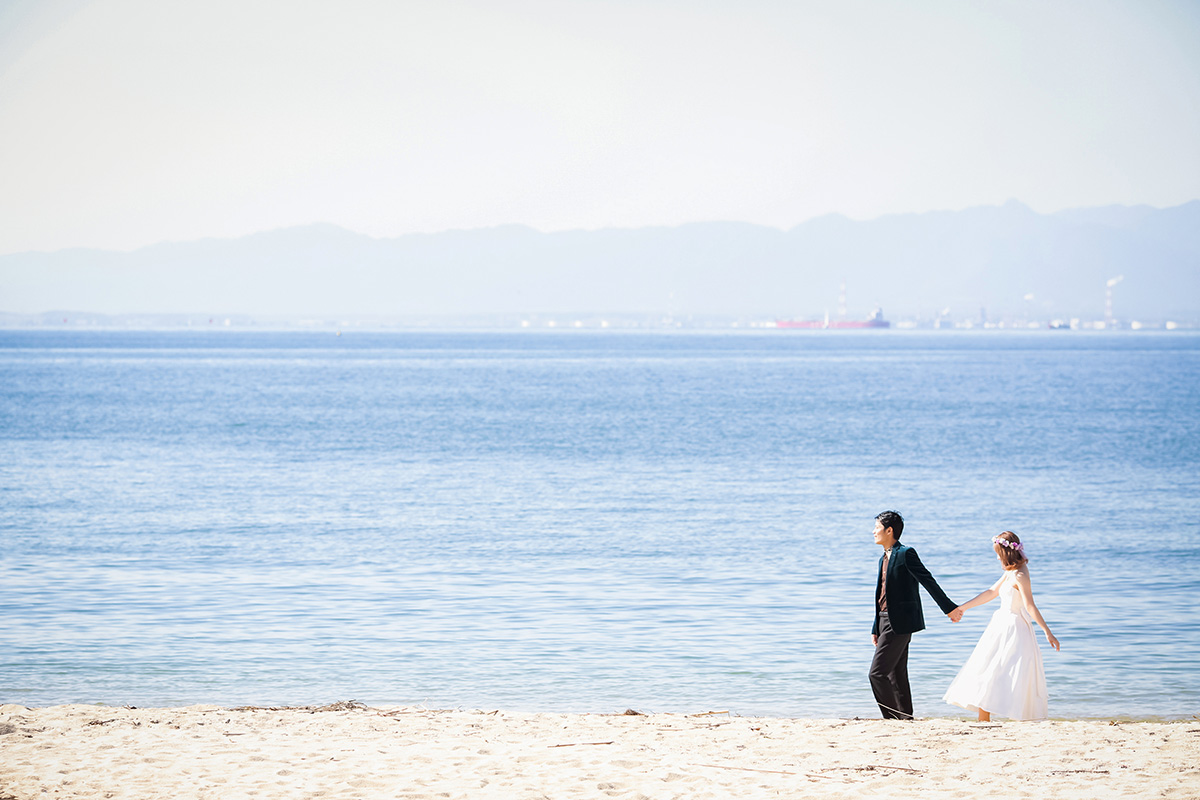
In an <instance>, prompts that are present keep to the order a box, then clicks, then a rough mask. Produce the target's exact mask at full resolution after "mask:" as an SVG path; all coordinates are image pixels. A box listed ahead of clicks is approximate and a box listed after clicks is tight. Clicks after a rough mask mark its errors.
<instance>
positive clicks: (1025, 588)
mask: <svg viewBox="0 0 1200 800" xmlns="http://www.w3.org/2000/svg"><path fill="white" fill-rule="evenodd" d="M1017 588H1018V589H1020V590H1021V599H1022V600H1023V601H1024V602H1025V610H1026V611H1028V612H1029V616H1031V617H1033V621H1034V622H1036V623H1037V624H1038V625H1041V626H1042V630H1043V631H1045V632H1046V641H1048V642H1050V646H1051V647H1053V648H1054V649H1055V650H1057V649H1058V639H1055V638H1054V634H1053V633H1051V632H1050V626H1049V625H1047V624H1046V620H1044V619H1042V612H1041V611H1038V607H1037V604H1036V603H1034V602H1033V584H1031V583H1030V581H1029V572H1028V570H1027V569H1019V570H1017Z"/></svg>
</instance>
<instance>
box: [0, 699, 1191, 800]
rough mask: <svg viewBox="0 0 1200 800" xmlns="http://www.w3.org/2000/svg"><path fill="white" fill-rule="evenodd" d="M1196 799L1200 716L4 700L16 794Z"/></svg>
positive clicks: (6, 794)
mask: <svg viewBox="0 0 1200 800" xmlns="http://www.w3.org/2000/svg"><path fill="white" fill-rule="evenodd" d="M989 794H994V796H996V797H1004V798H1024V797H1038V798H1055V800H1069V799H1070V798H1087V800H1098V799H1100V798H1129V797H1136V798H1142V797H1163V798H1198V797H1200V721H1196V720H1191V721H1184V722H1154V723H1131V722H1129V723H1125V722H1123V723H1110V722H1103V721H1100V722H1098V721H1051V722H1040V723H1015V722H1003V723H999V724H996V723H992V724H979V723H975V722H967V721H956V720H950V719H931V720H919V721H916V722H894V721H883V720H862V721H859V720H851V721H847V720H806V719H775V718H748V717H736V716H729V715H727V714H707V715H694V716H683V715H675V714H655V715H651V716H606V715H597V714H514V713H508V712H503V711H492V712H487V711H434V710H424V709H418V708H384V709H365V708H362V709H355V710H341V711H316V712H311V711H305V710H295V709H287V710H277V711H269V710H243V711H234V710H229V709H223V708H219V707H217V706H193V707H189V708H160V709H122V708H108V707H104V706H82V705H73V706H57V707H53V708H42V709H27V708H24V707H22V706H15V705H5V706H0V800H7V799H8V798H15V799H16V800H31V799H32V798H48V797H54V798H70V797H88V798H137V799H138V800H144V799H145V798H158V797H162V798H289V799H291V798H443V797H448V798H543V797H545V798H566V797H597V798H603V797H623V798H643V797H649V798H722V799H724V798H735V797H736V798H759V797H764V798H765V797H771V798H775V797H816V798H855V799H856V800H857V798H864V797H867V798H909V797H912V798H917V797H920V798H931V799H932V800H937V799H938V798H959V797H972V798H973V797H984V796H987V795H989Z"/></svg>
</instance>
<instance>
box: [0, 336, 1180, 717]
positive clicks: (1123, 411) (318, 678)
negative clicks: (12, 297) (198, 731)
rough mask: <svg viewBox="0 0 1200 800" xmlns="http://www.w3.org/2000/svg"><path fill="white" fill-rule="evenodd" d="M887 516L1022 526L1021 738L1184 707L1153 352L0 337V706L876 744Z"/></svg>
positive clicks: (976, 535)
mask: <svg viewBox="0 0 1200 800" xmlns="http://www.w3.org/2000/svg"><path fill="white" fill-rule="evenodd" d="M885 509H895V510H898V511H900V512H901V513H902V514H903V515H904V517H905V519H906V521H907V524H906V527H905V529H904V535H903V541H904V542H905V543H906V544H908V545H910V546H912V547H913V548H915V549H916V550H917V552H918V553H919V554H920V556H921V558H922V560H923V561H924V563H925V564H926V565H927V566H928V567H929V568H930V569H931V571H932V572H933V574H934V575H935V576H936V577H937V579H938V581H939V583H940V585H941V586H942V588H943V589H944V590H945V591H946V592H947V593H948V594H949V595H950V596H951V598H953V599H954V600H955V601H956V602H959V603H961V602H964V601H966V600H968V599H970V598H971V597H973V596H975V595H976V594H978V593H979V592H981V591H983V590H985V589H987V588H988V587H989V586H990V585H991V584H992V583H993V582H994V581H995V580H996V579H997V578H998V577H999V576H1000V570H999V566H998V564H997V560H996V557H995V555H994V553H993V552H992V547H991V543H990V540H991V537H992V536H993V535H995V534H997V533H999V532H1001V531H1003V530H1013V531H1016V532H1017V533H1018V534H1019V535H1020V536H1021V537H1022V539H1023V541H1024V542H1025V543H1026V547H1027V553H1028V555H1029V556H1030V572H1031V576H1032V582H1033V590H1034V596H1035V599H1036V601H1037V604H1038V607H1039V608H1040V610H1041V611H1042V613H1043V615H1044V617H1045V619H1046V620H1047V622H1048V623H1049V624H1050V626H1051V628H1052V630H1053V631H1054V633H1055V635H1056V636H1057V637H1058V638H1059V639H1060V640H1061V642H1062V650H1061V652H1054V651H1053V650H1051V649H1050V648H1049V646H1048V645H1047V644H1046V641H1045V638H1044V636H1042V635H1041V633H1039V634H1038V638H1039V641H1040V642H1041V645H1042V656H1043V659H1044V663H1045V670H1046V679H1047V682H1048V686H1049V692H1050V715H1051V717H1052V718H1114V719H1154V718H1166V719H1173V718H1185V717H1190V716H1191V715H1193V714H1197V713H1200V671H1198V670H1197V668H1196V666H1197V664H1200V618H1198V615H1197V604H1198V601H1200V334H1198V333H1194V332H1185V331H1158V332H1150V331H1139V332H1131V331H1123V332H1122V331H1118V332H1084V331H1028V332H1014V331H979V330H977V331H896V330H881V331H784V330H756V331H727V332H699V331H675V332H669V331H649V332H648V331H641V332H637V331H617V330H607V331H603V330H590V331H589V330H580V331H574V330H572V331H566V330H554V331H549V330H541V331H535V330H513V331H482V332H481V331H407V332H397V331H393V332H361V331H343V332H341V333H340V334H338V333H335V332H333V331H307V332H294V331H251V332H246V331H238V330H228V331H220V332H208V331H205V332H183V331H162V332H156V331H118V330H111V331H104V330H86V331H47V330H32V331H22V330H6V331H0V703H19V704H23V705H27V706H45V705H53V704H60V703H102V704H109V705H114V706H115V705H136V706H161V705H188V704H198V703H205V704H208V703H212V704H221V705H259V706H276V705H313V704H323V703H329V702H333V701H337V700H350V699H353V700H358V701H361V702H365V703H368V704H376V705H384V704H399V705H411V706H420V707H424V708H438V709H443V708H472V709H476V708H478V709H489V710H490V709H506V710H513V711H562V712H622V711H624V710H626V709H634V710H637V711H642V712H645V713H654V712H688V713H698V712H704V711H728V712H729V713H731V714H742V715H768V716H796V717H822V718H824V717H843V718H850V717H855V716H859V717H864V718H868V717H875V716H878V710H877V708H876V706H875V704H874V702H873V699H872V695H871V690H870V687H869V685H868V680H867V669H868V666H869V663H870V661H871V655H872V651H873V648H872V645H871V622H872V612H873V592H874V589H875V578H876V573H877V569H878V563H879V557H880V548H879V547H878V546H877V545H875V544H874V543H873V539H872V533H871V532H872V528H873V525H874V517H875V515H876V514H878V513H879V512H881V511H883V510H885ZM995 605H996V604H995V603H993V604H991V605H990V606H984V607H982V608H978V609H973V610H971V611H968V612H967V614H966V616H965V618H964V619H963V621H962V622H960V623H958V624H952V623H950V622H949V620H948V619H947V618H946V617H945V616H943V615H942V614H941V612H940V611H939V610H938V608H937V606H936V604H935V603H933V601H932V600H931V599H930V598H929V597H928V596H925V603H924V607H925V617H926V620H927V624H928V628H927V629H926V630H925V631H923V632H921V633H919V634H916V635H915V636H914V638H913V643H912V647H911V654H910V659H909V665H910V674H911V680H912V683H913V690H914V698H915V706H916V714H917V716H918V717H968V716H972V715H970V714H969V712H966V711H964V710H962V709H958V708H957V707H954V706H949V705H947V704H945V703H944V702H943V701H942V699H941V697H942V693H943V692H944V691H945V689H946V687H947V685H948V684H949V683H950V681H951V680H952V679H953V677H954V675H955V674H956V672H957V670H958V669H959V667H960V666H961V665H962V664H963V663H964V661H965V660H966V658H967V656H968V654H969V653H970V652H971V649H972V648H973V646H974V644H975V642H976V641H977V640H978V638H979V635H980V633H981V632H982V630H983V628H984V626H985V625H986V623H987V620H988V619H989V617H990V616H991V613H992V610H993V609H994V607H995Z"/></svg>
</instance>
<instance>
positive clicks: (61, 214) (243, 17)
mask: <svg viewBox="0 0 1200 800" xmlns="http://www.w3.org/2000/svg"><path fill="white" fill-rule="evenodd" d="M1197 197H1200V3H1197V2H1194V1H1193V0H1177V1H1176V2H1167V1H1163V2H1158V1H1156V0H1128V1H1127V2H1109V1H1106V0H1061V1H1059V0H1052V1H1047V0H1033V1H1031V2H1023V1H1022V0H1004V2H966V1H965V0H947V1H946V2H919V1H914V2H901V1H900V0H896V1H895V2H884V1H883V0H875V1H868V0H860V1H856V0H829V1H828V2H820V3H818V2H803V1H802V0H794V1H792V2H784V0H775V1H774V2H762V1H760V0H721V1H718V0H642V1H641V2H615V1H613V0H605V1H603V2H599V1H597V2H574V1H572V0H556V1H555V2H537V1H535V0H529V1H525V0H492V1H491V2H476V1H474V0H433V1H432V2H423V1H412V0H389V1H387V2H385V1H384V0H337V2H334V1H333V0H328V1H327V2H304V1H303V0H203V2H178V1H172V0H94V2H88V1H87V0H0V253H11V252H17V251H22V250H30V249H37V250H53V249H58V248H62V247H75V246H87V247H105V248H120V249H128V248H134V247H139V246H142V245H145V244H150V243H153V242H158V241H162V240H183V239H192V238H199V237H204V236H237V235H242V234H245V233H250V232H254V231H258V230H264V229H270V228H277V227H283V226H288V225H296V224H303V223H309V222H317V221H324V222H332V223H336V224H338V225H342V226H345V227H347V228H350V229H352V230H355V231H360V232H363V233H368V234H371V235H375V236H394V235H399V234H403V233H409V232H414V231H438V230H443V229H447V228H470V227H481V226H489V225H496V224H502V223H523V224H527V225H532V226H533V227H536V228H538V229H541V230H560V229H567V228H597V227H605V226H643V225H675V224H679V223H683V222H690V221H700V220H742V221H748V222H755V223H761V224H767V225H773V226H778V227H783V228H786V227H790V226H792V225H794V224H796V223H798V222H801V221H803V220H805V219H809V218H811V217H814V216H818V215H821V214H826V213H830V212H840V213H843V214H846V215H849V216H851V217H854V218H860V219H861V218H870V217H875V216H878V215H881V214H887V213H894V212H909V211H926V210H930V209H960V208H965V207H968V206H973V205H985V204H999V203H1002V202H1004V201H1005V200H1007V199H1008V198H1018V199H1020V200H1022V201H1024V202H1026V203H1028V204H1029V205H1031V206H1032V207H1033V208H1034V209H1035V210H1038V211H1043V212H1048V211H1056V210H1059V209H1062V208H1068V207H1076V206H1094V205H1104V204H1109V203H1125V204H1136V203H1148V204H1151V205H1156V206H1169V205H1175V204H1178V203H1182V202H1186V201H1188V200H1191V199H1195V198H1197Z"/></svg>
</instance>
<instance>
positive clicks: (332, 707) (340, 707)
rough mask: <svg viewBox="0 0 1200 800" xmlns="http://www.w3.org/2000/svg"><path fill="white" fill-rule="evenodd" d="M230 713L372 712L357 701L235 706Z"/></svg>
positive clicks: (368, 707)
mask: <svg viewBox="0 0 1200 800" xmlns="http://www.w3.org/2000/svg"><path fill="white" fill-rule="evenodd" d="M229 710H230V711H307V712H308V713H309V714H316V713H319V712H322V711H373V710H374V709H372V708H371V707H370V706H368V705H366V704H365V703H360V702H358V701H357V700H338V701H337V702H336V703H329V704H328V705H324V706H237V707H236V708H231V709H229Z"/></svg>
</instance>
